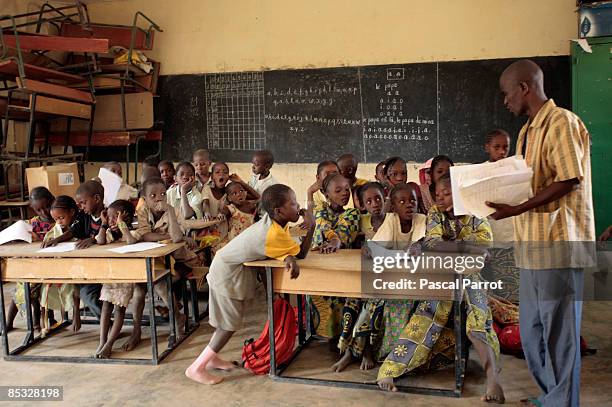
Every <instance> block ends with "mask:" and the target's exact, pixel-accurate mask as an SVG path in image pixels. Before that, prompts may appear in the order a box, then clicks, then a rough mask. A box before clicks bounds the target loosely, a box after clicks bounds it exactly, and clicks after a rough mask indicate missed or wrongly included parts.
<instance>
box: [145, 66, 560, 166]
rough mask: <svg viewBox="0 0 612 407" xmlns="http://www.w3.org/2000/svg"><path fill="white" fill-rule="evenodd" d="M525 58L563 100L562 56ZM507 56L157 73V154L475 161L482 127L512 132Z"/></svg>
mask: <svg viewBox="0 0 612 407" xmlns="http://www.w3.org/2000/svg"><path fill="white" fill-rule="evenodd" d="M532 59H533V60H534V61H535V62H536V63H538V64H539V65H540V66H541V67H542V70H543V71H544V78H545V90H546V92H547V95H548V96H549V97H552V98H554V99H555V101H556V103H557V105H559V106H562V107H566V108H569V107H570V90H571V85H570V77H571V75H570V65H569V57H567V56H560V57H559V56H557V57H537V58H532ZM515 60H516V59H494V60H476V61H460V62H432V63H417V64H399V65H381V66H360V67H341V68H322V69H296V70H274V71H265V72H236V73H215V74H205V75H170V76H163V77H161V80H160V87H159V97H158V98H156V106H155V118H156V122H159V123H160V126H161V128H162V129H163V131H164V133H163V134H164V146H163V158H167V159H172V160H175V161H179V160H183V159H189V158H190V157H191V152H192V151H194V150H195V149H197V148H208V149H209V150H210V151H211V154H212V156H213V159H215V160H223V161H228V162H248V161H250V159H251V156H252V154H253V152H254V151H256V150H259V149H269V150H271V151H272V152H273V154H274V156H275V160H276V162H291V163H296V162H305V163H316V162H319V161H322V160H326V159H335V158H337V156H338V155H340V154H342V153H345V152H351V153H353V154H355V156H357V157H358V159H359V160H360V161H361V162H379V161H381V160H383V159H385V158H387V157H389V156H395V155H399V156H401V157H403V158H405V159H406V160H409V161H416V162H423V161H425V160H427V159H429V158H431V157H432V156H434V155H436V154H447V155H449V156H451V157H452V158H453V159H454V160H455V161H457V162H479V161H483V160H484V159H485V158H486V157H485V154H484V152H483V150H482V144H483V139H484V135H485V133H486V132H487V131H488V130H491V129H493V128H503V129H506V130H507V131H508V132H509V133H510V134H511V135H512V136H513V138H514V140H515V139H516V136H517V135H518V131H519V129H520V127H521V126H522V125H523V123H524V122H525V118H524V117H521V118H515V117H513V116H512V115H511V113H509V112H508V111H507V110H506V109H505V107H504V106H503V99H502V96H501V92H500V91H499V85H498V80H499V75H500V74H501V72H502V71H503V70H504V69H505V68H506V67H507V66H508V65H509V64H511V63H512V62H513V61H515Z"/></svg>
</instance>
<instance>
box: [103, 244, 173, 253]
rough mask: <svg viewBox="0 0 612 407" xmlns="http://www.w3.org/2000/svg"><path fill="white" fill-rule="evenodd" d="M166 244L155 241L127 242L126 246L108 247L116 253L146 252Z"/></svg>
mask: <svg viewBox="0 0 612 407" xmlns="http://www.w3.org/2000/svg"><path fill="white" fill-rule="evenodd" d="M164 246H165V244H162V243H155V242H141V243H135V244H126V245H125V246H121V247H115V248H114V249H108V251H110V252H115V253H135V252H144V251H145V250H151V249H157V248H158V247H164Z"/></svg>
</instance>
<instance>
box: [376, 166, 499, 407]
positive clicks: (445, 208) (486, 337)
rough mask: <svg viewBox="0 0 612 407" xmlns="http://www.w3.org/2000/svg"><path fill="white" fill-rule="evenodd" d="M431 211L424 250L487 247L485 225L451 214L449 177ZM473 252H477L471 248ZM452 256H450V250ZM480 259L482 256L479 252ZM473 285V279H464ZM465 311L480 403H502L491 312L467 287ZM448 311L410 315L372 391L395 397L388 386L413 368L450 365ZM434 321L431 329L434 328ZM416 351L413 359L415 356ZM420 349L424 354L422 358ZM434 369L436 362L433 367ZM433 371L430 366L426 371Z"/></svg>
mask: <svg viewBox="0 0 612 407" xmlns="http://www.w3.org/2000/svg"><path fill="white" fill-rule="evenodd" d="M435 192H436V205H434V206H432V208H431V209H430V211H429V214H428V215H427V231H426V237H425V240H424V241H425V243H424V244H425V247H429V248H435V249H436V250H449V249H450V248H452V245H453V244H452V243H451V242H456V241H463V242H471V243H476V244H478V243H487V242H490V241H491V229H490V227H489V223H488V222H487V220H486V219H477V218H475V217H473V216H470V215H462V216H455V215H454V214H453V197H452V191H451V182H450V176H449V175H443V176H442V177H440V178H438V179H436V189H435ZM475 250H478V248H475ZM455 251H456V250H455ZM480 252H481V254H482V255H484V253H486V252H484V251H483V250H481V251H480ZM464 278H469V279H470V280H478V279H479V278H480V277H479V274H473V275H470V276H464ZM464 300H465V303H466V305H467V309H468V311H467V320H466V330H467V335H468V338H469V339H470V341H471V342H472V344H473V345H474V348H475V349H476V351H477V353H478V356H479V358H480V361H481V363H482V365H483V367H484V369H485V373H486V375H487V384H486V391H485V394H484V395H483V396H482V398H481V400H482V401H485V402H493V403H503V402H504V393H503V390H502V387H501V384H500V381H499V376H498V373H499V370H498V369H499V360H498V358H499V342H498V340H497V335H496V334H495V331H494V330H493V320H492V315H491V310H490V308H489V305H488V302H487V295H486V292H484V291H483V290H481V289H474V288H472V286H471V285H470V286H469V287H468V288H466V290H465V294H464ZM452 308H453V301H438V300H429V301H421V302H420V303H419V306H418V307H417V309H416V311H415V313H414V315H413V316H412V317H411V318H410V320H409V321H408V324H407V325H406V327H405V328H404V330H403V331H402V334H401V335H400V338H399V340H398V341H397V344H396V345H395V349H394V351H393V352H391V353H389V355H388V356H387V359H386V360H385V362H384V363H383V365H382V366H381V368H380V370H379V372H378V385H379V387H380V388H381V389H383V390H388V391H396V390H397V388H396V387H395V385H394V383H393V380H394V378H396V377H400V376H402V375H404V374H406V373H408V372H410V371H413V370H414V369H416V368H419V367H423V366H426V367H428V366H429V365H430V362H432V360H434V359H435V360H437V361H438V362H441V361H442V360H446V361H447V362H448V363H452V361H453V360H454V355H453V353H454V352H453V351H454V343H453V341H454V333H453V332H452V330H450V329H448V328H446V327H445V324H446V323H447V322H448V321H449V316H450V313H451V310H452ZM434 321H435V323H434ZM417 349H419V350H421V352H420V353H418V354H417V353H416V350H417ZM423 349H425V350H427V353H423V351H422V350H423ZM436 363H437V362H436ZM432 367H434V366H432Z"/></svg>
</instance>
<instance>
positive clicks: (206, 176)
mask: <svg viewBox="0 0 612 407" xmlns="http://www.w3.org/2000/svg"><path fill="white" fill-rule="evenodd" d="M192 164H193V167H194V168H195V175H196V185H195V187H196V189H197V190H198V192H202V188H204V185H206V184H208V183H209V182H210V164H211V160H210V154H209V153H208V150H205V149H203V148H200V149H198V150H196V151H194V152H193V156H192Z"/></svg>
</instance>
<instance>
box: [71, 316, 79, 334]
mask: <svg viewBox="0 0 612 407" xmlns="http://www.w3.org/2000/svg"><path fill="white" fill-rule="evenodd" d="M70 330H71V331H72V332H79V331H80V330H81V317H80V316H79V315H78V314H77V317H76V318H74V319H73V320H72V324H70Z"/></svg>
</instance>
